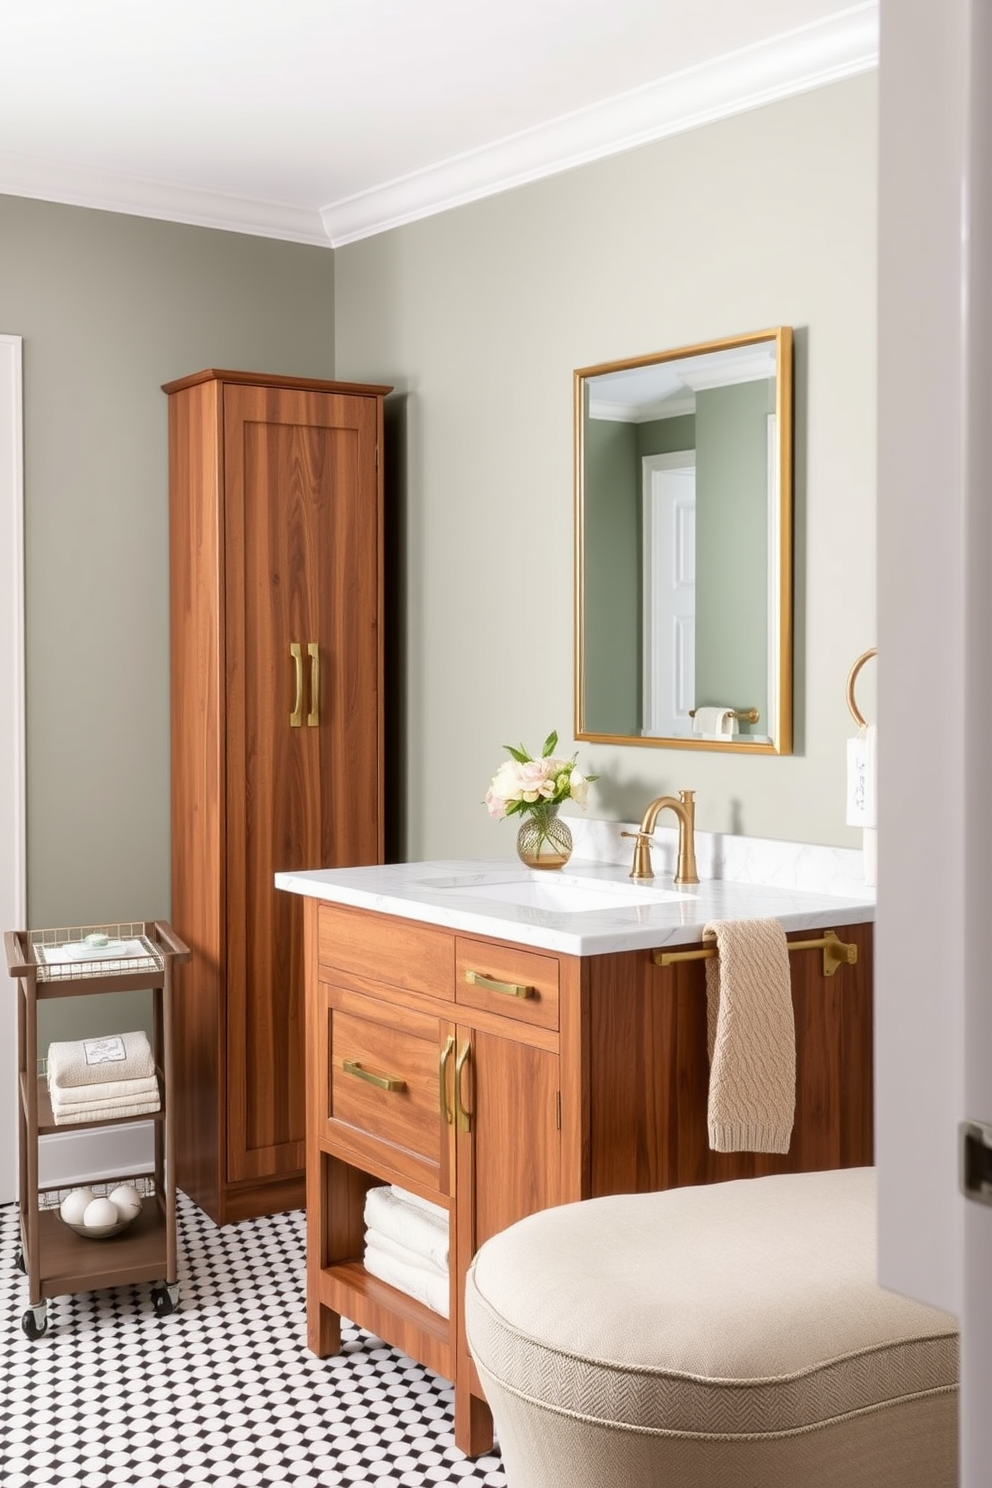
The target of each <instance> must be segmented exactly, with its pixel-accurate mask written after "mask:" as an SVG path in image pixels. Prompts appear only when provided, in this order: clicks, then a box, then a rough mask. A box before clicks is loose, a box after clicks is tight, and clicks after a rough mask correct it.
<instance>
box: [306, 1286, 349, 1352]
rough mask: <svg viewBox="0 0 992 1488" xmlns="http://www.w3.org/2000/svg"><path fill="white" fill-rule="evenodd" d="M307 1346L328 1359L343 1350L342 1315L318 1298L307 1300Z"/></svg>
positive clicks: (311, 1350)
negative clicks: (330, 1355)
mask: <svg viewBox="0 0 992 1488" xmlns="http://www.w3.org/2000/svg"><path fill="white" fill-rule="evenodd" d="M307 1348H309V1350H310V1352H311V1353H314V1354H316V1355H317V1358H318V1359H326V1358H327V1357H328V1355H329V1354H337V1353H340V1352H341V1316H340V1313H337V1312H332V1311H331V1309H330V1308H329V1307H325V1306H324V1304H323V1302H318V1301H317V1300H316V1299H311V1300H308V1302H307Z"/></svg>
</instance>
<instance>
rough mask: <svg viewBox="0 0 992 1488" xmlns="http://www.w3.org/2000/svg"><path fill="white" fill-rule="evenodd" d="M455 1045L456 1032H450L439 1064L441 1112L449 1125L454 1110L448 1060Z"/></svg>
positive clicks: (452, 1119)
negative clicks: (449, 1091)
mask: <svg viewBox="0 0 992 1488" xmlns="http://www.w3.org/2000/svg"><path fill="white" fill-rule="evenodd" d="M454 1047H455V1037H454V1034H451V1033H449V1034H448V1042H447V1043H446V1044H445V1046H444V1048H443V1049H442V1050H441V1058H440V1059H439V1060H438V1066H437V1083H438V1098H439V1100H440V1103H441V1114H442V1115H443V1116H444V1119H445V1121H446V1122H447V1124H448V1126H451V1125H452V1123H453V1122H454V1119H455V1117H454V1112H453V1111H452V1109H451V1107H450V1106H449V1105H448V1062H449V1061H450V1059H451V1051H452V1049H453V1048H454Z"/></svg>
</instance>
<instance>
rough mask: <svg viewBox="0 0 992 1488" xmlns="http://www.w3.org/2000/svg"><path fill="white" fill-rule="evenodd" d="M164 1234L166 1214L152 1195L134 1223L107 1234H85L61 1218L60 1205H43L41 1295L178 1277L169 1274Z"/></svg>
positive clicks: (61, 1293) (40, 1235)
mask: <svg viewBox="0 0 992 1488" xmlns="http://www.w3.org/2000/svg"><path fill="white" fill-rule="evenodd" d="M166 1240H167V1232H166V1222H165V1215H164V1214H163V1213H162V1211H161V1210H160V1209H159V1206H158V1202H157V1200H156V1199H155V1197H154V1196H153V1197H151V1198H148V1199H146V1200H145V1202H144V1204H143V1205H142V1209H141V1213H140V1214H139V1215H138V1218H137V1219H136V1220H135V1221H134V1224H133V1225H130V1226H129V1228H128V1229H126V1230H123V1231H122V1232H121V1234H119V1235H115V1236H113V1238H112V1239H109V1240H87V1239H86V1238H85V1237H84V1236H82V1235H77V1234H76V1233H75V1231H74V1230H70V1229H69V1227H68V1225H65V1224H63V1223H62V1220H61V1219H60V1218H59V1215H58V1212H57V1210H54V1209H43V1210H41V1211H39V1214H38V1253H39V1261H40V1264H39V1271H40V1275H41V1295H42V1297H43V1298H46V1297H61V1296H64V1295H65V1294H66V1293H68V1292H84V1291H95V1290H96V1289H97V1288H100V1287H112V1286H126V1285H127V1284H129V1283H130V1282H134V1281H170V1282H171V1281H175V1280H177V1278H176V1277H174V1276H167V1275H166ZM26 1249H27V1247H26V1244H25V1253H26Z"/></svg>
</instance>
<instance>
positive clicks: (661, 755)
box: [335, 75, 877, 858]
mask: <svg viewBox="0 0 992 1488" xmlns="http://www.w3.org/2000/svg"><path fill="white" fill-rule="evenodd" d="M876 83H877V80H876V78H875V76H874V75H866V76H863V77H859V78H856V79H852V80H849V81H846V82H843V83H837V84H833V85H831V86H830V87H826V88H821V89H818V90H817V91H815V92H812V93H807V94H804V95H802V96H801V97H797V98H793V99H789V100H787V101H784V102H781V103H775V104H772V105H769V106H767V107H764V108H760V109H756V110H754V111H753V112H751V113H747V114H743V115H740V116H738V117H735V118H732V119H728V120H725V121H722V122H720V123H717V124H712V125H709V126H707V127H705V128H701V129H696V130H694V131H692V132H690V133H688V134H683V135H678V136H675V137H673V138H671V139H667V140H663V141H660V142H658V143H656V144H653V145H648V146H644V147H642V148H640V149H637V150H632V151H629V152H628V153H626V154H623V155H618V156H615V157H612V158H610V159H607V160H603V161H600V162H597V163H595V164H592V165H586V166H583V167H581V168H579V169H576V170H572V171H569V172H567V173H565V174H562V175H559V176H555V177H552V178H549V179H548V180H545V181H539V182H535V183H533V184H531V185H528V186H524V187H521V188H519V189H517V190H514V191H512V192H507V193H504V194H503V195H500V196H496V197H492V198H489V199H487V200H484V201H479V202H475V203H472V204H470V205H467V206H464V207H460V208H458V209H456V210H453V211H450V212H446V213H444V214H442V215H439V216H436V217H432V218H428V219H425V220H424V221H421V222H416V223H411V224H409V225H408V226H405V227H401V228H397V229H394V230H393V231H391V232H388V233H384V234H381V235H379V236H378V237H374V238H370V239H367V240H364V241H362V242H358V243H354V244H351V245H349V246H348V247H346V248H343V249H341V250H339V251H338V252H337V253H336V255H335V296H336V315H335V322H336V338H337V340H336V367H337V373H338V375H339V376H342V377H345V376H347V377H353V378H370V377H375V378H377V379H381V380H383V381H386V382H391V383H394V384H395V385H396V387H397V393H396V394H395V396H394V397H393V399H391V400H390V402H391V405H392V406H391V411H390V428H391V439H392V443H393V446H394V452H393V467H392V479H393V481H394V484H395V493H396V500H397V501H398V503H399V508H398V511H397V512H396V513H395V514H394V518H393V529H392V540H393V543H394V545H395V548H396V563H397V570H396V571H397V579H396V586H397V593H398V596H399V602H400V604H401V606H402V614H403V619H404V628H403V629H402V630H397V631H396V632H394V639H395V642H396V646H397V654H396V656H395V657H394V660H395V661H396V663H397V664H398V665H399V667H400V669H401V678H400V680H399V682H398V683H397V684H396V686H397V689H398V693H399V696H400V697H401V698H403V699H404V700H405V701H404V705H403V707H402V708H401V709H400V710H399V711H398V712H397V713H396V715H395V724H394V726H395V727H397V728H399V729H401V730H402V731H403V743H404V763H403V771H402V780H401V789H402V792H403V795H404V797H405V800H404V803H403V808H402V819H403V823H404V829H405V835H404V841H403V847H404V850H405V853H406V855H407V856H409V857H411V858H422V857H430V856H438V855H445V854H452V855H456V854H458V855H460V854H468V853H484V854H485V853H511V852H512V839H513V826H512V823H510V824H507V823H505V822H504V823H493V822H491V821H490V820H489V819H488V817H487V816H486V813H485V811H484V809H483V807H482V805H481V801H482V797H483V794H484V792H485V790H486V787H487V785H488V782H489V778H490V776H491V775H492V773H493V771H494V770H495V769H496V767H497V765H498V764H499V763H500V762H501V760H502V759H503V758H504V757H505V756H504V754H503V750H502V745H503V744H504V742H507V741H509V742H514V741H516V740H518V739H522V740H524V741H525V742H527V743H528V744H529V745H530V746H531V748H539V747H540V743H541V741H542V740H543V739H544V737H545V735H546V734H547V733H548V732H549V730H550V729H552V728H557V729H558V731H559V733H560V734H561V737H562V741H563V743H564V744H565V745H566V746H567V747H570V746H571V744H572V733H571V730H572V718H573V713H572V684H573V603H572V598H573V554H572V501H573V486H572V449H573V437H572V433H573V431H572V372H573V369H574V368H576V367H587V366H593V365H598V364H600V363H602V362H606V361H609V360H612V359H619V358H625V357H632V356H635V355H638V354H640V353H646V352H652V351H660V350H663V349H666V348H675V347H680V346H687V345H692V344H695V343H697V342H700V341H705V340H708V339H711V338H715V337H720V336H730V335H734V334H739V333H743V332H746V331H753V330H760V329H765V328H768V327H771V326H774V325H779V324H786V325H791V326H793V327H794V328H795V330H796V346H797V354H796V382H797V405H798V406H797V441H796V442H797V469H798V480H797V514H796V542H795V551H796V570H797V572H796V601H797V615H798V619H797V626H796V753H795V754H794V755H793V756H791V757H788V758H776V757H774V756H766V757H761V758H757V759H742V758H741V757H740V756H739V755H736V754H723V755H721V754H719V753H716V752H712V751H684V750H676V749H663V748H657V747H655V746H641V747H631V746H624V747H617V746H598V745H590V744H583V745H582V746H581V749H580V759H581V761H582V763H583V764H584V765H585V766H587V767H588V768H589V769H590V770H596V771H599V772H600V773H601V775H602V780H601V781H600V782H598V783H597V785H596V786H595V787H594V790H593V794H592V798H591V802H590V808H589V809H590V812H591V813H593V814H596V815H602V816H609V817H614V818H619V819H622V820H630V819H632V818H639V817H640V814H641V811H642V808H643V806H644V805H645V803H646V802H647V801H648V800H650V798H651V797H652V796H655V795H658V794H660V793H661V792H663V791H672V790H674V789H677V788H678V787H695V789H696V790H697V792H698V810H697V820H698V822H699V825H700V826H701V827H702V828H704V829H707V830H714V831H727V830H735V831H740V832H744V833H746V834H748V835H752V836H769V837H781V838H787V839H791V840H798V841H810V842H822V843H835V844H840V845H844V846H851V847H854V846H858V845H859V842H860V838H859V834H858V833H857V832H855V831H853V830H851V829H849V828H847V827H846V826H845V825H844V803H845V793H844V777H845V740H846V738H847V737H848V735H849V734H850V733H851V731H852V729H853V723H852V720H851V718H850V716H849V714H848V712H847V707H846V703H845V695H844V691H845V682H846V677H847V672H848V669H849V667H850V665H851V663H852V662H853V661H854V659H855V657H857V656H858V655H859V654H860V653H861V652H862V651H863V650H865V648H866V647H867V646H870V645H872V644H874V642H875V577H874V574H875V539H874V525H875V395H874V379H875V215H876V204H875V197H876V137H875V136H876V97H877V90H876ZM494 429H498V430H499V438H498V439H494V438H493V430H494Z"/></svg>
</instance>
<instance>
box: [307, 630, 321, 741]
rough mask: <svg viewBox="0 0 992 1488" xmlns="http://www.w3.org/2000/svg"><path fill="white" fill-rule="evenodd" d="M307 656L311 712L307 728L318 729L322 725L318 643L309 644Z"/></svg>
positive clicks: (308, 716) (311, 642)
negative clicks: (308, 660) (308, 659)
mask: <svg viewBox="0 0 992 1488" xmlns="http://www.w3.org/2000/svg"><path fill="white" fill-rule="evenodd" d="M307 655H308V656H309V658H310V712H309V713H308V714H307V728H316V727H317V725H318V724H319V723H320V647H319V646H318V645H317V642H316V641H309V642H308V643H307Z"/></svg>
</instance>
